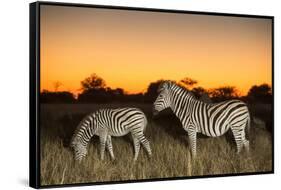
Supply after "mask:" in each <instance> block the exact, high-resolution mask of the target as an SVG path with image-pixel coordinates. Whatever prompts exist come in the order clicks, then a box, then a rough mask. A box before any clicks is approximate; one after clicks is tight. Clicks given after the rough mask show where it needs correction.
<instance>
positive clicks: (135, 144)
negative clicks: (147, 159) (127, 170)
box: [133, 136, 140, 161]
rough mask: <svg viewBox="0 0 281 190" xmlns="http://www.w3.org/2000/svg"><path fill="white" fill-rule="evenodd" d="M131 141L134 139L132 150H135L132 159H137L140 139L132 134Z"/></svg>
mask: <svg viewBox="0 0 281 190" xmlns="http://www.w3.org/2000/svg"><path fill="white" fill-rule="evenodd" d="M133 141H134V150H135V156H134V161H137V159H138V156H139V151H140V141H139V139H137V138H136V137H134V136H133Z"/></svg>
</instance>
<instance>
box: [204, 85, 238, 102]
mask: <svg viewBox="0 0 281 190" xmlns="http://www.w3.org/2000/svg"><path fill="white" fill-rule="evenodd" d="M209 94H210V96H211V98H212V100H213V101H215V102H218V101H224V100H230V99H234V98H238V91H237V89H236V88H235V87H234V86H224V87H220V88H215V89H212V90H210V91H209Z"/></svg>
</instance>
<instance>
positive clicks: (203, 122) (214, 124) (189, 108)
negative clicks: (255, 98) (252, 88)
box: [154, 81, 250, 157]
mask: <svg viewBox="0 0 281 190" xmlns="http://www.w3.org/2000/svg"><path fill="white" fill-rule="evenodd" d="M158 92H159V95H158V97H157V99H156V101H155V102H154V114H157V113H158V112H160V111H162V110H164V109H166V108H168V107H169V108H171V109H172V111H173V112H174V114H175V115H176V116H177V117H178V118H179V119H180V121H181V123H182V126H183V128H184V129H185V131H187V133H188V137H189V142H190V145H191V153H192V156H193V157H194V156H196V134H197V133H202V134H204V135H207V136H209V137H217V136H221V135H223V134H225V133H226V132H227V131H228V130H229V129H231V130H232V132H233V135H234V138H235V142H236V145H237V152H238V153H239V152H240V151H241V149H242V147H245V148H246V150H247V151H248V150H249V141H248V140H246V138H245V128H246V126H248V127H250V126H249V125H250V114H249V110H248V107H247V106H246V104H245V103H244V102H242V101H240V100H228V101H224V102H221V103H204V102H202V101H200V100H197V99H196V98H195V97H194V96H193V95H192V94H191V93H190V92H188V91H187V90H186V89H184V88H182V87H180V86H178V85H176V84H175V83H173V82H170V81H167V82H164V83H163V84H162V85H160V86H159V89H158Z"/></svg>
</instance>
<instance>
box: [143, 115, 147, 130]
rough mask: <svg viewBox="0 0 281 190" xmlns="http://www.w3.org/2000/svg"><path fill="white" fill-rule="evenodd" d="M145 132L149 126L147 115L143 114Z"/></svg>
mask: <svg viewBox="0 0 281 190" xmlns="http://www.w3.org/2000/svg"><path fill="white" fill-rule="evenodd" d="M143 126H144V127H143V132H145V130H146V127H147V118H146V116H145V115H143Z"/></svg>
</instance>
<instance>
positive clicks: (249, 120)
mask: <svg viewBox="0 0 281 190" xmlns="http://www.w3.org/2000/svg"><path fill="white" fill-rule="evenodd" d="M250 133H251V117H250V114H249V117H248V118H247V124H246V134H247V136H248V139H249V137H250Z"/></svg>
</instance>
